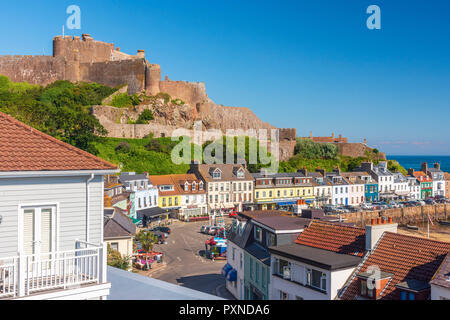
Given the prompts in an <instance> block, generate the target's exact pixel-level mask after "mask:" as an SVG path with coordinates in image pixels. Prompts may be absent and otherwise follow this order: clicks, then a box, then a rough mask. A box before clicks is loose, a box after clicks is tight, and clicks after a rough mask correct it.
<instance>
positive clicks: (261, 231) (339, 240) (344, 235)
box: [222, 210, 450, 300]
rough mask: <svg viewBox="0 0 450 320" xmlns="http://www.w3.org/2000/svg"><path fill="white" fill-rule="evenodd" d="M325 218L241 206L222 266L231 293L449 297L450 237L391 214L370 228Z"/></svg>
mask: <svg viewBox="0 0 450 320" xmlns="http://www.w3.org/2000/svg"><path fill="white" fill-rule="evenodd" d="M323 218H324V217H320V216H314V214H313V215H311V214H310V215H309V216H303V217H301V218H299V217H294V216H289V215H287V214H286V213H285V212H284V213H283V212H277V211H272V210H266V211H261V212H251V211H249V212H243V213H240V214H239V216H238V217H236V218H234V221H233V226H232V229H231V231H230V233H229V241H228V249H227V264H226V265H225V266H224V267H223V269H222V275H223V276H224V277H226V286H227V289H228V290H229V291H230V293H232V294H233V295H234V296H235V298H236V299H238V300H430V299H431V300H448V299H450V277H449V275H450V243H448V242H441V241H435V240H430V239H425V238H419V237H413V236H409V235H403V234H399V233H397V224H396V223H394V222H393V220H392V218H389V217H382V218H378V219H373V220H372V221H371V223H370V224H368V225H366V226H365V227H364V228H361V227H356V226H352V225H349V224H344V223H340V222H339V221H331V220H329V219H328V220H327V219H323ZM325 218H326V217H325ZM328 218H330V217H328Z"/></svg>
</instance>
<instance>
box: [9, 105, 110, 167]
mask: <svg viewBox="0 0 450 320" xmlns="http://www.w3.org/2000/svg"><path fill="white" fill-rule="evenodd" d="M0 117H3V118H4V119H5V120H7V121H9V122H11V123H12V124H13V125H16V126H19V127H22V128H23V129H25V130H29V131H30V133H32V134H35V135H38V136H41V137H42V138H44V139H47V140H49V141H51V142H54V143H57V144H59V145H60V146H62V147H64V148H66V149H68V150H70V151H73V152H76V153H78V154H80V155H84V156H86V157H89V158H91V159H92V160H94V161H96V162H98V163H102V164H106V165H108V166H111V167H113V168H114V169H117V166H116V165H114V164H112V163H110V162H108V161H106V160H104V159H102V158H99V157H97V156H95V155H93V154H91V153H89V152H87V151H84V150H81V149H79V148H77V147H74V146H72V145H71V144H69V143H66V142H63V141H61V140H58V139H57V138H55V137H52V136H50V135H48V134H46V133H44V132H42V131H40V130H37V129H35V128H33V127H31V126H29V125H27V124H25V123H23V122H21V121H19V120H17V119H16V118H14V117H13V116H11V115H9V114H7V113H4V112H2V111H0ZM111 169H112V168H111Z"/></svg>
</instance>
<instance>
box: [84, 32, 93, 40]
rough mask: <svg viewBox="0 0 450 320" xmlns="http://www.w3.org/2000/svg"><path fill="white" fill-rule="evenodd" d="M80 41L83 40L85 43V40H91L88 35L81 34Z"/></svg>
mask: <svg viewBox="0 0 450 320" xmlns="http://www.w3.org/2000/svg"><path fill="white" fill-rule="evenodd" d="M81 39H83V41H87V40H93V39H92V37H91V35H90V34H87V33H83V34H82V35H81Z"/></svg>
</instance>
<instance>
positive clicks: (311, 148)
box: [294, 139, 338, 159]
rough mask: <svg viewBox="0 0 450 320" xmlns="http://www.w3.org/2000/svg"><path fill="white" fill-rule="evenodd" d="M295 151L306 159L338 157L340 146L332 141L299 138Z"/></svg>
mask: <svg viewBox="0 0 450 320" xmlns="http://www.w3.org/2000/svg"><path fill="white" fill-rule="evenodd" d="M294 153H295V154H298V155H301V156H302V157H303V158H305V159H336V158H337V155H338V148H337V147H336V146H335V145H333V144H331V143H315V142H313V141H311V140H307V139H299V140H298V141H297V144H296V145H295V149H294Z"/></svg>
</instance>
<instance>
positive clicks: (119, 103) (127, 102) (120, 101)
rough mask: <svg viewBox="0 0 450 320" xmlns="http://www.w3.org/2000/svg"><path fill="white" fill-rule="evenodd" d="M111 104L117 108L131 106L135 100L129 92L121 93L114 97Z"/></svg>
mask: <svg viewBox="0 0 450 320" xmlns="http://www.w3.org/2000/svg"><path fill="white" fill-rule="evenodd" d="M111 106H113V107H116V108H129V107H132V106H133V100H132V99H131V97H130V96H129V95H128V94H127V93H119V94H117V95H115V96H114V97H113V98H112V101H111Z"/></svg>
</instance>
